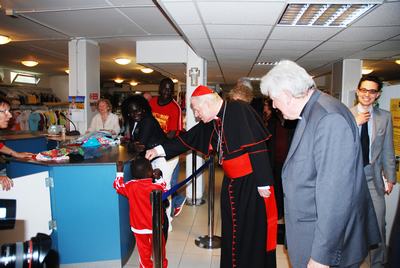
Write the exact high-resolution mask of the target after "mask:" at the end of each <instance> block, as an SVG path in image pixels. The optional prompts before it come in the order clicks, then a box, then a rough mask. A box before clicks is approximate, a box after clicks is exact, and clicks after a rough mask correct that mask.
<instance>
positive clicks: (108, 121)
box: [88, 99, 120, 135]
mask: <svg viewBox="0 0 400 268" xmlns="http://www.w3.org/2000/svg"><path fill="white" fill-rule="evenodd" d="M97 110H98V111H99V113H98V114H96V115H95V116H94V117H93V119H92V122H91V124H90V127H89V129H88V132H91V131H102V130H105V131H108V132H110V133H111V134H112V135H118V134H119V132H120V126H119V120H118V116H117V115H115V114H113V113H111V110H112V105H111V102H110V101H109V100H107V99H100V100H99V101H98V102H97Z"/></svg>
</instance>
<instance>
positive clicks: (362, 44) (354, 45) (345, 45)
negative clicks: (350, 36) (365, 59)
mask: <svg viewBox="0 0 400 268" xmlns="http://www.w3.org/2000/svg"><path fill="white" fill-rule="evenodd" d="M376 43H377V41H359V42H357V41H356V42H338V41H327V42H325V43H323V44H322V45H320V46H319V47H318V49H319V50H355V51H357V50H362V49H364V48H367V47H370V46H372V45H374V44H376Z"/></svg>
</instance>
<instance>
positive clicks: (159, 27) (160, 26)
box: [120, 7, 178, 36]
mask: <svg viewBox="0 0 400 268" xmlns="http://www.w3.org/2000/svg"><path fill="white" fill-rule="evenodd" d="M120 10H121V12H123V13H124V14H126V15H127V16H128V17H129V18H130V19H131V20H132V21H134V22H135V23H136V24H137V25H139V26H140V27H141V28H142V29H144V30H145V31H146V32H147V33H148V34H151V35H153V34H154V35H175V36H176V35H178V34H177V32H176V31H175V29H174V28H173V27H172V25H171V24H170V23H169V22H168V21H167V19H165V18H164V17H163V16H162V15H161V13H160V11H159V10H158V9H157V8H156V7H143V8H123V9H120ZM149 18H152V19H151V20H149Z"/></svg>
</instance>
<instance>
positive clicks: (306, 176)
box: [282, 90, 380, 268]
mask: <svg viewBox="0 0 400 268" xmlns="http://www.w3.org/2000/svg"><path fill="white" fill-rule="evenodd" d="M301 116H302V119H301V120H299V122H298V124H297V128H296V131H295V134H294V137H293V140H292V143H291V146H290V149H289V153H288V156H287V158H286V162H285V164H284V167H283V171H282V182H283V190H284V196H285V197H284V204H285V225H286V237H287V244H288V252H289V257H290V261H291V263H292V266H293V267H296V268H298V267H306V266H307V263H308V261H309V259H310V257H311V258H313V259H314V260H315V261H317V262H320V263H322V264H325V265H329V266H348V265H351V264H355V263H358V262H362V260H363V259H364V258H365V257H366V255H367V252H368V246H369V245H372V244H376V243H378V242H379V240H380V238H379V230H378V228H377V226H378V224H377V222H376V216H375V212H374V209H373V205H372V201H371V196H370V194H369V191H368V187H367V182H366V179H365V175H364V170H363V163H362V155H361V145H360V139H359V136H358V128H357V126H356V123H355V120H354V117H353V115H352V114H351V113H350V111H349V109H348V108H347V107H345V106H344V105H343V104H342V103H340V102H339V101H338V100H336V99H334V98H333V97H331V96H329V95H327V94H324V93H321V92H320V91H318V90H316V91H315V92H314V93H313V95H312V96H311V98H310V100H309V101H308V103H307V105H306V106H305V107H304V109H303V112H302V115H301Z"/></svg>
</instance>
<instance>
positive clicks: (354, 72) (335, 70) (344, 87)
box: [331, 59, 362, 107]
mask: <svg viewBox="0 0 400 268" xmlns="http://www.w3.org/2000/svg"><path fill="white" fill-rule="evenodd" d="M361 68H362V61H361V60H359V59H345V60H343V61H341V62H337V63H335V64H333V66H332V87H331V94H332V96H334V97H336V98H338V99H339V100H341V101H342V102H343V103H344V104H345V105H346V106H347V107H352V106H353V105H354V100H355V90H356V88H357V84H358V81H359V80H360V78H361Z"/></svg>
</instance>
